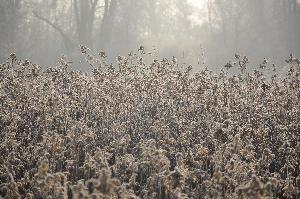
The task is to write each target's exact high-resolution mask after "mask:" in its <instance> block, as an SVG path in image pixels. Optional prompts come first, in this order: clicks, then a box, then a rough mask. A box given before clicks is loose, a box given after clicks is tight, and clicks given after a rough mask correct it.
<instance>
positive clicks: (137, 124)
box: [0, 47, 300, 199]
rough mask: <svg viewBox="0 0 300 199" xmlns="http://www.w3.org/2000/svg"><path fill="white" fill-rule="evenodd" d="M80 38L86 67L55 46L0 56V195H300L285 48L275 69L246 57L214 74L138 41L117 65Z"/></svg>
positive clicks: (295, 100) (299, 88)
mask: <svg viewBox="0 0 300 199" xmlns="http://www.w3.org/2000/svg"><path fill="white" fill-rule="evenodd" d="M81 50H82V53H83V54H85V55H86V57H87V61H88V62H89V64H90V65H91V66H92V67H93V71H92V73H91V74H86V73H83V72H79V71H74V70H72V69H71V67H70V63H69V62H68V61H66V59H64V58H62V59H61V60H60V62H59V66H57V67H53V68H48V69H45V70H44V69H42V68H41V67H39V66H38V65H35V64H33V63H31V62H30V61H27V60H25V61H20V60H17V57H16V56H15V54H12V55H11V57H10V60H9V61H8V62H7V63H4V64H2V65H1V70H0V91H1V96H0V103H1V108H0V141H1V145H0V154H1V158H0V196H2V197H4V198H24V197H25V198H28V199H29V198H170V199H171V198H299V193H300V192H299V191H300V189H299V187H300V170H299V162H300V139H299V137H300V136H299V132H300V128H299V124H300V76H299V74H300V67H299V61H298V60H297V59H295V58H293V56H291V57H290V58H289V59H288V60H287V62H288V65H289V71H288V73H287V75H286V76H283V77H282V78H279V77H278V76H277V74H276V69H275V68H274V69H275V71H273V72H272V70H270V69H269V68H270V66H267V64H268V63H266V62H265V61H264V62H263V63H264V64H265V65H266V67H258V69H257V70H256V71H255V72H254V73H248V72H246V71H245V69H244V68H245V67H246V64H247V63H243V62H242V61H243V60H245V57H244V58H243V59H242V60H241V61H240V62H239V65H240V66H242V71H241V73H240V74H239V75H229V74H228V70H232V69H227V68H226V69H225V68H224V69H225V71H223V72H221V73H220V74H219V75H213V74H212V73H211V72H210V71H208V70H203V71H201V72H198V73H192V72H191V67H188V68H186V69H183V70H180V69H179V67H178V66H177V62H176V60H175V59H173V60H167V59H163V60H161V61H159V60H154V61H153V62H152V63H151V64H145V62H144V57H145V56H148V55H147V54H145V53H144V49H141V50H139V51H138V52H137V53H130V54H129V55H128V56H127V57H122V56H119V57H118V58H117V62H116V65H115V66H113V65H108V64H107V63H106V60H105V59H106V56H105V53H104V52H101V53H100V56H93V55H92V54H91V53H90V51H89V49H87V48H85V47H82V48H81ZM237 59H239V57H238V58H237ZM247 62H248V60H247ZM232 66H234V65H232ZM266 73H272V74H273V75H272V77H271V78H269V79H268V78H265V77H264V74H266Z"/></svg>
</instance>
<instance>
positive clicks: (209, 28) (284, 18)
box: [0, 0, 300, 68]
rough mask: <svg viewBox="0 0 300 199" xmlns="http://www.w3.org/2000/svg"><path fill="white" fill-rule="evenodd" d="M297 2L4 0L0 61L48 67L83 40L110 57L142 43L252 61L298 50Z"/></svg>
mask: <svg viewBox="0 0 300 199" xmlns="http://www.w3.org/2000/svg"><path fill="white" fill-rule="evenodd" d="M299 33H300V0H0V62H1V63H2V62H4V61H5V60H6V59H7V58H8V57H9V54H10V53H11V52H16V54H17V56H18V57H19V58H22V59H31V60H32V61H33V62H35V63H38V64H41V65H43V66H51V65H54V64H55V63H56V60H57V58H58V57H60V56H61V55H63V54H64V55H66V56H67V57H68V59H70V60H72V61H74V63H79V60H80V59H82V57H81V55H80V47H79V46H80V45H85V46H88V47H89V48H90V49H91V50H92V51H93V52H95V53H97V52H100V51H102V50H104V51H106V52H107V54H108V56H109V57H110V58H111V60H113V58H114V57H115V56H117V55H127V54H128V52H130V51H131V50H137V49H138V48H139V46H140V45H143V46H144V47H145V50H146V51H156V52H157V54H159V56H161V57H167V58H170V57H172V56H173V55H174V56H176V57H177V58H178V59H179V60H184V61H185V62H188V63H191V64H193V65H194V66H195V67H197V65H199V67H201V66H203V64H205V65H208V66H210V67H211V68H218V67H220V66H223V65H224V64H225V63H226V62H228V61H229V60H232V58H233V56H234V54H235V53H236V52H238V53H240V54H242V55H247V56H248V57H249V59H250V62H251V63H253V64H256V63H260V62H261V61H262V60H263V59H264V58H265V57H266V58H268V59H270V60H271V61H272V62H275V63H276V64H282V63H283V62H284V59H285V58H286V57H287V56H288V55H289V53H291V52H292V53H294V55H295V56H299V55H300V37H299V35H300V34H299Z"/></svg>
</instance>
